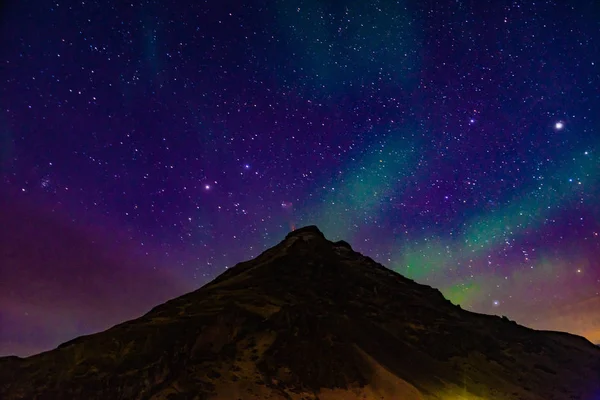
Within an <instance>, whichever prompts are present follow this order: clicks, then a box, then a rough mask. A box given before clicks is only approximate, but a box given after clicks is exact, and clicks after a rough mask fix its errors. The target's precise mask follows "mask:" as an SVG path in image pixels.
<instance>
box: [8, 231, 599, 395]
mask: <svg viewBox="0 0 600 400" xmlns="http://www.w3.org/2000/svg"><path fill="white" fill-rule="evenodd" d="M0 398H1V399H3V400H4V399H5V400H12V399H90V400H91V399H171V400H175V399H232V400H238V399H244V400H246V399H248V400H252V399H257V400H258V399H293V400H300V399H303V400H309V399H320V400H333V399H341V400H344V399H345V400H358V399H366V400H371V399H378V400H379V399H405V400H412V399H439V400H453V399H463V400H466V399H497V400H502V399H520V400H534V399H536V400H537V399H539V400H552V399H557V400H558V399H560V400H564V399H579V400H597V399H600V349H599V348H597V347H596V346H594V345H592V344H591V343H590V342H588V341H587V340H585V339H583V338H581V337H578V336H572V335H568V334H564V333H556V332H541V331H534V330H531V329H528V328H525V327H522V326H519V325H517V324H515V323H513V322H511V321H508V320H506V319H502V318H498V317H494V316H488V315H480V314H475V313H471V312H468V311H464V310H461V309H460V307H457V306H454V305H452V304H451V303H450V302H448V301H447V300H445V299H444V297H443V296H442V294H441V293H440V292H439V291H437V290H435V289H433V288H431V287H429V286H424V285H419V284H417V283H415V282H413V281H411V280H409V279H406V278H404V277H402V276H401V275H399V274H396V273H394V272H392V271H390V270H388V269H386V268H385V267H383V266H381V265H379V264H377V263H375V262H374V261H373V260H371V259H370V258H368V257H365V256H363V255H361V254H359V253H356V252H354V251H353V250H352V249H351V247H350V245H348V244H347V243H345V242H337V243H333V242H330V241H328V240H326V239H325V237H324V236H323V235H322V233H321V232H320V231H319V230H318V229H317V228H316V227H306V228H302V229H299V230H296V231H294V232H292V233H290V234H289V235H288V236H287V237H286V238H285V240H284V241H282V242H281V243H280V244H278V245H277V246H275V247H273V248H271V249H269V250H267V251H265V252H264V253H263V254H261V255H260V256H258V257H257V258H256V259H253V260H251V261H247V262H243V263H240V264H238V265H236V266H235V267H233V268H230V269H229V270H227V272H225V273H224V274H222V275H220V276H219V277H218V278H216V279H215V280H214V281H212V282H211V283H209V284H207V285H206V286H204V287H202V288H201V289H199V290H197V291H194V292H192V293H189V294H187V295H184V296H181V297H179V298H176V299H173V300H171V301H168V302H167V303H165V304H162V305H160V306H158V307H155V308H154V309H153V310H151V311H150V312H149V313H147V314H146V315H144V316H142V317H141V318H138V319H136V320H133V321H128V322H125V323H123V324H120V325H117V326H115V327H113V328H111V329H109V330H107V331H105V332H101V333H98V334H94V335H90V336H85V337H80V338H77V339H74V340H72V341H70V342H67V343H64V344H63V345H61V346H59V347H58V348H57V349H55V350H52V351H49V352H46V353H42V354H39V355H36V356H32V357H28V358H25V359H20V358H16V357H7V358H0Z"/></svg>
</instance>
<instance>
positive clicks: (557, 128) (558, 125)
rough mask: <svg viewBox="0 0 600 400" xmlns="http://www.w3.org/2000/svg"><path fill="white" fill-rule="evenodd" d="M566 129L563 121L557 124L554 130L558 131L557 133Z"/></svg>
mask: <svg viewBox="0 0 600 400" xmlns="http://www.w3.org/2000/svg"><path fill="white" fill-rule="evenodd" d="M564 127H565V123H564V122H562V121H558V122H557V123H556V124H554V129H556V130H557V131H560V130H561V129H562V128H564Z"/></svg>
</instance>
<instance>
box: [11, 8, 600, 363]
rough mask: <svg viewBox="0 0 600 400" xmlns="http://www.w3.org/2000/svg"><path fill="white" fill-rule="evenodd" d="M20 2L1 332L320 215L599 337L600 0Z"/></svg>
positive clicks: (55, 319)
mask: <svg viewBox="0 0 600 400" xmlns="http://www.w3.org/2000/svg"><path fill="white" fill-rule="evenodd" d="M0 15H1V19H0V35H1V37H3V38H11V39H10V40H3V41H2V42H1V43H0V65H1V66H2V67H1V68H0V82H1V84H0V178H1V179H2V188H1V189H0V195H1V196H0V200H1V201H2V209H1V210H0V222H1V227H2V234H1V236H0V238H1V239H2V240H1V241H0V251H2V253H1V254H0V264H1V265H0V278H1V279H0V354H20V355H25V354H31V353H33V352H37V351H41V350H46V349H49V348H51V347H52V346H55V345H57V344H59V343H60V342H63V341H66V340H69V339H72V338H73V337H75V336H77V335H81V334H86V333H90V332H93V331H95V330H100V329H105V328H107V327H109V326H110V325H111V324H115V323H118V322H120V321H122V320H123V319H125V318H131V317H134V316H136V315H140V314H141V313H143V312H145V311H147V310H148V309H150V308H151V307H152V306H154V305H155V304H157V303H158V302H160V301H164V300H166V299H168V298H169V297H173V296H176V295H180V294H183V293H185V292H187V291H190V290H193V289H195V288H198V287H199V286H201V285H203V284H204V283H206V282H208V281H209V280H210V279H212V278H214V277H215V276H216V275H218V274H220V273H221V272H223V271H224V270H225V269H226V268H228V267H230V266H232V265H234V264H235V263H236V262H239V261H243V260H245V259H248V258H251V257H254V256H256V255H258V254H259V253H260V252H261V251H263V250H265V249H266V248H268V247H270V246H272V245H274V244H276V243H277V242H278V241H279V240H281V239H282V238H283V236H284V235H285V234H286V232H288V231H289V230H291V229H294V228H295V227H299V226H302V225H307V224H316V225H318V226H319V227H320V229H321V230H322V231H323V232H324V233H325V235H326V236H327V237H328V238H329V239H332V240H338V239H344V240H346V241H348V242H350V243H351V244H352V245H353V247H354V248H355V249H356V250H358V251H360V252H362V253H364V254H367V255H369V256H372V257H373V258H374V259H376V260H377V261H379V262H381V263H382V264H384V265H386V266H388V267H390V268H392V269H394V270H396V271H398V272H400V273H402V274H404V275H406V276H408V277H411V278H413V279H415V280H416V281H418V282H421V283H425V284H429V285H432V286H435V287H438V288H440V290H441V291H442V292H443V293H444V295H445V296H446V297H447V298H448V299H450V300H451V301H453V302H455V303H457V304H460V305H461V306H462V307H463V308H466V309H469V310H473V311H477V312H485V313H493V314H498V315H506V316H507V317H509V318H511V319H514V320H516V321H517V322H519V323H522V324H525V325H528V326H531V327H535V328H543V329H556V330H563V331H569V332H573V333H577V334H581V335H585V336H586V337H588V338H589V339H590V340H593V341H598V342H600V320H599V319H598V318H599V315H600V314H599V313H598V310H599V309H600V257H599V256H600V201H599V200H600V182H599V178H600V133H599V127H600V116H599V115H598V113H597V110H598V109H600V95H599V91H598V88H599V87H600V72H599V69H598V66H599V63H600V48H599V46H600V45H599V43H600V40H598V39H599V38H598V24H597V19H596V18H595V17H594V16H595V15H600V6H599V5H598V3H597V2H595V1H540V2H535V3H532V2H524V1H497V2H491V3H490V2H462V1H429V0H427V1H402V0H401V1H372V2H364V1H349V2H336V1H324V0H285V1H284V0H274V1H271V0H268V1H257V2H234V1H204V2H161V1H152V0H149V1H143V2H138V1H134V2H116V1H107V2H99V1H97V0H85V1H81V2H62V1H60V0H57V1H54V2H51V3H48V2H38V1H23V2H12V4H9V5H7V6H5V7H4V8H3V9H2V10H1V14H0ZM340 279H343V276H340Z"/></svg>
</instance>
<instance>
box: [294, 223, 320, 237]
mask: <svg viewBox="0 0 600 400" xmlns="http://www.w3.org/2000/svg"><path fill="white" fill-rule="evenodd" d="M298 236H304V237H311V236H313V237H318V238H321V239H325V235H324V234H323V232H321V230H320V229H319V228H318V227H317V226H316V225H307V226H304V227H302V228H298V229H295V230H293V231H291V232H290V233H288V234H287V236H286V237H285V238H286V239H289V238H291V237H298Z"/></svg>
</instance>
